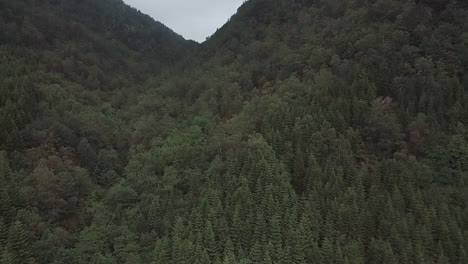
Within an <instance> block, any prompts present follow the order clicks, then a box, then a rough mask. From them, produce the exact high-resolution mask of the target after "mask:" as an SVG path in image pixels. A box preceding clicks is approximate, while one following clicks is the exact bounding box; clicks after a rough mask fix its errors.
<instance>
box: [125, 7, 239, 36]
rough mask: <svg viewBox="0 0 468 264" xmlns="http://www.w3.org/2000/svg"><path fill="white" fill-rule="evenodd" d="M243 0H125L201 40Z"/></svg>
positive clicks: (166, 23) (181, 31) (178, 31)
mask: <svg viewBox="0 0 468 264" xmlns="http://www.w3.org/2000/svg"><path fill="white" fill-rule="evenodd" d="M244 1H245V0H124V2H125V3H127V4H128V5H130V6H133V7H135V8H136V9H139V10H140V11H141V12H142V13H145V14H148V15H150V16H152V17H153V18H154V19H155V20H157V21H159V22H162V23H163V24H165V25H166V26H168V27H169V28H171V29H172V30H174V31H175V32H177V33H178V34H180V35H182V36H183V37H184V38H186V39H192V40H195V41H198V42H203V41H204V40H205V39H206V38H207V37H209V36H211V35H212V34H213V33H214V32H215V31H216V29H218V28H220V27H221V26H222V25H224V23H226V22H227V20H228V19H229V18H230V17H231V16H232V15H234V14H235V13H236V11H237V8H239V6H241V5H242V3H243V2H244Z"/></svg>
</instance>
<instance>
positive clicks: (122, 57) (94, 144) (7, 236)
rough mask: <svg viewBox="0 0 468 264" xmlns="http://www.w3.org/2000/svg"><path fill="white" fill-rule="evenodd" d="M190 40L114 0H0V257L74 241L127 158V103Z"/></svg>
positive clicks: (34, 255)
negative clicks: (93, 158)
mask: <svg viewBox="0 0 468 264" xmlns="http://www.w3.org/2000/svg"><path fill="white" fill-rule="evenodd" d="M196 46H197V45H196V44H195V43H193V42H191V41H186V40H184V39H183V38H182V37H181V36H179V35H177V34H176V33H174V32H172V31H171V30H170V29H168V28H167V27H165V26H164V25H162V24H160V23H159V22H155V21H153V20H152V19H150V18H149V17H148V16H146V15H143V14H141V13H139V12H137V11H136V10H134V9H132V8H130V7H128V6H126V5H125V4H124V3H123V2H122V1H118V0H100V1H79V0H66V1H52V0H51V1H39V0H21V1H17V0H14V1H13V0H0V150H1V152H0V160H1V161H0V164H1V165H0V244H1V246H0V251H1V253H0V263H29V262H28V261H29V259H31V261H32V262H31V263H35V262H34V261H36V262H37V263H52V262H53V261H54V258H53V256H54V255H55V254H56V253H57V249H58V248H59V247H61V246H66V247H69V246H71V245H73V244H75V243H76V242H73V241H74V240H76V238H72V236H71V234H75V233H76V232H77V231H79V230H81V229H82V228H83V227H84V226H86V225H88V224H89V223H90V221H91V215H92V214H91V213H90V212H88V209H87V208H88V207H89V204H90V203H92V202H93V199H96V200H98V199H99V198H92V197H93V196H94V195H96V194H97V195H98V197H99V192H101V191H103V190H105V188H107V187H108V186H110V185H112V184H113V183H114V182H115V181H116V180H117V179H118V178H119V175H120V174H121V173H122V171H123V167H124V166H125V163H126V156H127V153H128V148H129V138H130V135H131V130H130V128H129V125H128V124H129V122H130V121H131V117H130V116H129V115H128V110H126V109H128V108H129V106H130V105H132V104H135V103H136V102H137V95H138V94H139V93H141V91H142V89H143V88H142V84H143V82H144V81H145V80H146V79H147V78H148V77H149V76H152V75H157V74H158V73H159V72H162V71H164V70H166V69H167V68H168V67H169V66H170V65H172V64H173V63H176V62H178V61H180V60H181V59H183V57H185V56H186V54H187V53H188V52H190V50H192V49H194V48H195V47H196ZM84 153H86V155H85V154H84ZM90 153H91V154H90ZM88 155H94V156H95V160H91V159H90V158H89V156H88ZM108 168H112V169H108ZM60 234H62V235H60ZM69 234H70V235H69ZM56 236H62V237H63V238H64V239H65V238H66V239H65V240H68V239H70V241H69V242H65V240H63V239H58V237H56ZM69 236H70V238H69ZM52 237H56V238H57V239H53V238H52ZM59 263H63V262H61V261H59Z"/></svg>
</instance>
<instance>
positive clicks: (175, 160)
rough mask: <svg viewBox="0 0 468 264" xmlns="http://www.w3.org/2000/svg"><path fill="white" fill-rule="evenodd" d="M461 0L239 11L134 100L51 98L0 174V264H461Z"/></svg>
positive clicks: (265, 4)
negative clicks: (28, 263)
mask: <svg viewBox="0 0 468 264" xmlns="http://www.w3.org/2000/svg"><path fill="white" fill-rule="evenodd" d="M86 2H87V1H86ZM465 2H466V1H452V0H447V1H446V0H424V1H422V0H421V1H407V0H390V1H388V0H385V1H384V0H376V1H367V0H351V1H345V0H326V1H325V0H323V1H322V0H250V1H247V2H245V3H244V4H243V6H242V7H241V8H239V10H238V13H237V14H236V15H235V16H233V17H232V18H231V20H230V21H229V23H227V24H226V25H225V26H224V27H222V28H221V29H220V30H219V31H218V32H217V33H216V34H215V35H213V36H212V37H211V38H210V39H209V40H208V41H207V42H205V43H203V44H202V45H201V47H200V48H198V49H196V50H194V51H193V53H191V54H189V55H188V56H187V57H184V58H183V59H182V60H181V62H180V63H178V64H177V65H176V66H175V67H174V68H171V69H170V70H168V71H167V72H164V73H163V74H159V75H156V74H155V75H154V76H152V77H151V78H150V79H148V81H147V82H145V84H144V85H143V86H142V87H139V88H138V89H136V90H138V91H141V93H132V94H130V95H127V94H125V95H124V94H120V92H123V91H127V89H122V90H121V91H119V92H115V91H113V92H109V93H103V92H97V93H94V91H90V92H89V93H90V94H92V95H95V94H96V95H100V96H88V94H89V93H85V94H86V95H87V96H86V97H82V98H81V97H76V99H75V98H73V97H72V99H70V97H71V96H70V94H71V95H73V89H70V88H68V89H69V90H66V91H67V92H68V93H69V94H59V95H60V96H58V94H57V93H51V94H52V95H53V96H52V97H50V98H57V97H58V98H64V99H62V100H63V103H62V104H60V105H58V106H53V107H52V109H57V110H56V111H51V112H52V114H50V115H49V114H48V116H50V117H51V118H49V119H48V120H39V121H38V122H37V123H35V126H32V127H30V128H29V130H27V131H33V132H34V133H32V134H33V135H37V136H39V137H43V138H42V139H41V140H40V142H47V144H45V143H43V144H42V146H43V147H42V148H32V147H29V148H26V149H27V151H24V150H21V149H20V151H15V150H16V149H17V148H16V147H13V148H12V149H10V152H9V155H8V157H6V156H5V155H4V156H2V158H1V159H0V161H1V162H0V168H1V170H0V171H1V172H2V174H1V175H2V177H3V178H2V182H7V184H5V185H3V186H10V187H8V188H3V189H2V192H1V193H2V196H1V197H2V198H1V200H0V201H1V203H0V205H1V207H0V211H1V212H2V216H3V215H4V216H5V217H3V220H2V221H0V239H2V241H7V243H6V244H5V245H7V246H5V247H4V248H3V253H2V260H3V261H4V262H6V261H5V260H9V259H10V258H15V257H17V258H19V259H21V260H24V259H27V258H28V257H29V256H31V255H32V256H34V257H35V259H36V261H37V262H39V263H187V264H188V263H190V264H191V263H203V264H205V263H285V264H286V263H288V264H289V263H295V264H302V263H369V264H373V263H467V262H468V259H467V252H466V251H467V249H468V232H467V230H468V210H467V205H468V200H467V199H468V197H467V195H466V194H467V191H468V188H467V184H466V182H467V181H468V172H467V171H468V141H467V136H468V134H467V130H466V125H467V122H468V105H467V103H468V94H467V83H468V75H467V73H466V72H467V70H468V50H467V48H466V47H467V45H468V35H467V34H466V32H468V10H467V9H466V8H467V6H466V3H465ZM87 3H88V4H89V5H92V3H91V2H87ZM104 3H105V2H104ZM65 6H66V5H59V7H60V8H65ZM74 8H77V7H76V6H75V7H74ZM96 8H100V5H99V4H98V5H97V6H96ZM65 10H69V11H65V12H69V13H68V14H69V15H71V16H73V14H74V11H70V10H74V9H66V8H65ZM116 12H117V11H116ZM132 12H133V11H131V12H130V13H129V14H132ZM126 13H127V12H125V14H126ZM119 14H120V13H119ZM41 20H42V19H41ZM42 21H44V20H42ZM87 21H88V22H87ZM89 21H92V22H89ZM98 21H99V20H88V18H87V19H85V20H81V22H80V23H84V24H86V25H92V24H93V25H94V24H96V23H97V25H99V26H96V28H95V29H92V30H90V31H92V32H94V34H96V35H98V36H102V35H103V32H107V33H106V34H111V35H112V34H116V36H115V37H114V38H115V39H117V40H119V41H118V43H120V44H122V45H123V46H124V47H125V48H126V50H127V48H128V50H131V51H132V49H135V48H134V46H132V45H130V44H128V45H127V44H125V43H126V41H127V40H128V38H127V37H125V36H126V35H125V34H123V35H120V34H121V32H120V31H119V30H118V29H116V28H121V26H118V27H116V28H115V27H113V26H110V27H108V26H107V25H108V24H107V23H108V22H105V23H104V24H99V23H98ZM105 21H108V20H105ZM138 21H139V20H138ZM87 23H88V24H87ZM116 24H117V25H122V24H120V22H118V23H116ZM137 28H138V27H137ZM115 32H117V33H115ZM117 35H118V36H117ZM7 39H12V36H10V37H8V38H7ZM18 43H25V40H22V41H20V42H18ZM104 43H107V44H109V41H108V39H106V40H105V41H104ZM109 45H110V44H109ZM136 47H140V48H141V46H136ZM106 50H109V49H106ZM135 50H138V49H135ZM10 54H11V53H10ZM20 54H24V53H23V52H20ZM78 54H81V52H79V53H78ZM129 54H132V52H130V53H129ZM114 55H115V54H109V56H105V58H106V59H109V60H111V61H112V60H113V59H115V57H114ZM136 56H137V57H136V58H137V59H135V61H132V63H131V64H129V65H132V66H135V65H136V66H138V67H136V68H137V69H138V68H140V67H141V68H146V67H147V64H145V63H151V61H150V62H145V61H144V60H143V63H141V61H140V58H141V57H138V53H137V55H136ZM126 58H127V57H126ZM131 58H133V57H131V56H130V59H131ZM156 58H157V57H156ZM103 59H104V58H103ZM130 59H129V60H130ZM38 61H43V58H41V59H38ZM25 64H26V63H24V62H23V63H22V64H21V65H25ZM102 65H104V66H105V65H108V62H105V63H103V64H102ZM8 69H9V68H8ZM20 69H24V67H22V68H20ZM133 69H135V68H134V67H129V69H128V70H129V71H132V70H133ZM4 71H5V72H8V71H7V68H6V69H5V70H4ZM19 72H20V73H21V74H20V75H22V76H24V74H22V72H21V71H19ZM109 72H110V73H111V74H113V72H114V71H113V70H112V71H109ZM124 72H126V71H124ZM137 72H140V71H137ZM132 73H133V71H132ZM12 75H13V74H12ZM17 75H18V74H17ZM135 76H138V77H135ZM135 76H133V74H128V75H125V76H122V80H124V81H128V83H129V84H130V83H132V82H136V83H139V82H138V81H139V80H141V79H143V78H144V77H145V76H147V75H142V76H141V77H139V76H140V75H138V74H135ZM18 83H21V82H18V81H17V80H16V81H13V82H12V85H14V84H18ZM64 86H65V87H73V86H68V85H64ZM56 90H60V91H61V90H62V89H58V88H57V87H56ZM110 90H112V89H110ZM132 90H133V89H132ZM2 94H3V93H2ZM108 94H111V95H114V97H113V99H109V98H108V96H107V95H108ZM26 98H27V97H26ZM32 98H34V95H33V96H32ZM90 100H91V101H94V102H96V103H100V100H103V101H106V102H107V100H109V103H108V104H105V105H103V106H102V109H101V108H99V111H92V109H93V108H86V109H85V110H88V111H86V112H85V114H77V112H78V111H79V112H82V108H80V107H81V106H76V105H74V104H73V103H71V102H73V101H78V102H80V101H82V102H83V101H84V102H89V101H90ZM51 101H54V100H52V99H48V100H46V102H51ZM39 107H42V108H39V109H48V108H50V107H48V105H47V104H42V105H39ZM62 109H65V110H67V111H68V113H70V114H67V115H66V116H63V117H62V116H61V114H60V111H61V110H62ZM32 112H35V111H32ZM96 112H97V113H98V114H96ZM57 117H59V118H57ZM60 118H61V119H60ZM55 120H64V121H60V122H59V124H58V125H56V124H55V123H54V122H55ZM61 124H65V127H64V126H61ZM83 124H84V125H85V126H83ZM43 127H47V128H48V129H44V128H43ZM50 127H52V128H54V130H50V129H49V128H50ZM21 130H22V131H24V128H23V129H21ZM50 131H53V133H50ZM56 135H60V136H56ZM32 138H33V139H34V137H32ZM49 138H51V139H50V140H45V139H49ZM56 138H59V139H60V140H61V141H63V142H67V141H65V140H68V141H70V142H74V143H73V144H70V145H73V146H76V147H74V148H61V147H60V146H62V145H65V143H58V144H57V139H56ZM36 141H37V139H36ZM61 141H59V142H61ZM13 142H15V141H13ZM27 142H34V141H31V140H27ZM67 144H68V143H67ZM121 144H123V145H121ZM128 144H129V145H130V151H129V152H128V153H127V151H126V150H127V145H128ZM13 146H15V145H13ZM65 146H67V145H65ZM43 153H47V156H48V158H47V159H41V157H44V154H43ZM127 154H128V156H127ZM8 160H9V161H10V164H11V165H8ZM127 161H128V162H127ZM11 167H13V168H11ZM25 168H26V169H25ZM88 175H89V176H88ZM14 182H18V183H19V184H14ZM12 205H14V206H12ZM10 208H15V210H14V211H12V210H11V209H10ZM4 223H6V224H4ZM8 233H9V234H8ZM24 248H28V249H30V250H24ZM12 262H13V261H12ZM6 263H9V262H6ZM13 263H14V262H13Z"/></svg>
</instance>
